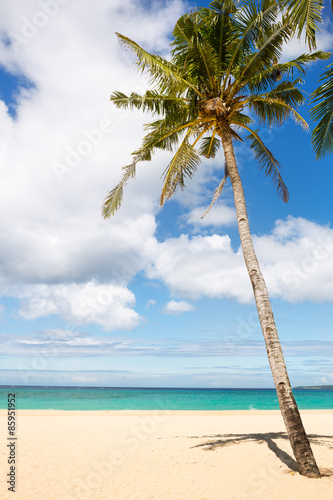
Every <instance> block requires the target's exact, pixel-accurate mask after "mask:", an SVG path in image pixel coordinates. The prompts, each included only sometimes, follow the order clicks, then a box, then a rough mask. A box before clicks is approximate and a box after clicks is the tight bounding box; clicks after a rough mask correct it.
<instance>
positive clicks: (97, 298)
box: [18, 281, 140, 330]
mask: <svg viewBox="0 0 333 500" xmlns="http://www.w3.org/2000/svg"><path fill="white" fill-rule="evenodd" d="M18 296H19V297H20V298H21V300H22V304H21V308H20V309H19V314H20V315H21V316H22V317H23V318H25V319H35V318H41V317H43V316H48V315H50V314H57V315H59V316H60V317H61V318H63V319H64V320H65V321H68V322H73V323H75V324H89V323H94V324H97V325H101V326H102V327H103V328H104V329H107V330H114V329H126V330H130V329H132V328H134V327H135V326H137V325H138V323H139V321H140V317H139V315H138V313H136V312H135V311H134V310H133V309H132V307H131V306H134V305H135V296H134V294H133V293H132V292H131V291H130V290H128V289H127V288H125V287H121V286H119V285H101V284H97V283H95V282H94V281H90V282H88V283H84V284H82V285H79V284H76V283H72V284H67V285H66V284H61V285H50V286H46V285H35V286H32V287H27V288H26V289H25V290H24V291H21V292H19V293H18Z"/></svg>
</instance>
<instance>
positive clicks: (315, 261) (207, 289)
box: [146, 217, 333, 302]
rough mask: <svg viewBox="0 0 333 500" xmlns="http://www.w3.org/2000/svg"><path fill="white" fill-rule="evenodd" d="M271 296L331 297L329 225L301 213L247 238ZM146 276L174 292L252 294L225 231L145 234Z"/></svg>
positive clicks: (246, 298)
mask: <svg viewBox="0 0 333 500" xmlns="http://www.w3.org/2000/svg"><path fill="white" fill-rule="evenodd" d="M253 241H254V246H255V249H256V252H257V254H258V258H259V262H260V265H261V268H262V271H263V274H264V277H265V279H266V282H267V285H268V289H269V292H270V294H271V296H272V297H276V296H279V297H282V298H283V299H286V300H288V301H292V302H300V301H305V300H310V301H315V302H320V301H325V300H327V301H333V259H332V255H333V230H332V229H331V228H329V227H323V226H320V225H318V224H315V223H313V222H310V221H308V220H305V219H302V218H297V219H296V218H293V217H289V218H287V220H284V221H277V223H276V226H275V228H274V230H273V231H272V233H271V234H269V235H263V236H254V237H253ZM146 251H147V254H148V255H149V257H150V262H151V264H150V266H148V268H147V275H148V277H150V278H153V279H160V280H162V281H163V282H164V283H165V284H166V285H167V286H168V287H169V288H170V289H171V291H172V293H173V294H177V295H179V296H184V297H191V298H193V299H199V298H201V297H205V296H208V297H216V298H218V297H226V298H232V299H236V300H238V301H239V302H251V301H252V300H253V293H252V289H251V285H250V281H249V277H248V275H247V272H246V269H245V264H244V260H243V256H242V252H241V249H240V248H239V249H238V250H237V251H234V250H233V248H232V246H231V241H230V238H229V236H227V235H224V236H219V235H217V234H214V235H212V236H194V237H192V238H189V236H187V235H184V234H183V235H181V236H180V237H179V238H170V239H168V240H166V241H164V242H162V243H158V242H157V241H156V240H155V239H150V241H149V242H148V243H147V245H146Z"/></svg>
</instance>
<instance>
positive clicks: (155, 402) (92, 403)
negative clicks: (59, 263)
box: [0, 386, 333, 410]
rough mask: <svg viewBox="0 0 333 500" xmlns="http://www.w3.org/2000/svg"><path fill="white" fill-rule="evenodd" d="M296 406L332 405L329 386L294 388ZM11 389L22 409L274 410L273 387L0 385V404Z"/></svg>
mask: <svg viewBox="0 0 333 500" xmlns="http://www.w3.org/2000/svg"><path fill="white" fill-rule="evenodd" d="M293 392H294V396H295V399H296V401H297V404H298V407H299V408H300V409H308V410H318V409H333V390H332V389H295V390H294V391H293ZM10 393H15V400H16V409H17V410H20V409H22V410H23V409H26V410H42V409H43V410H44V409H45V410H278V409H279V404H278V400H277V396H276V392H275V389H178V388H177V389H175V388H170V389H167V388H165V389H164V388H124V387H116V388H115V387H35V386H34V387H28V386H24V387H22V386H0V408H1V409H6V408H7V399H8V394H10Z"/></svg>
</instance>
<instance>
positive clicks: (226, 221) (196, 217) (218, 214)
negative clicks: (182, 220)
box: [186, 205, 237, 227]
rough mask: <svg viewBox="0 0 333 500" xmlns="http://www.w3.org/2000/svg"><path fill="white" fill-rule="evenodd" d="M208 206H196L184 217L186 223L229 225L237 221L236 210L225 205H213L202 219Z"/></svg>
mask: <svg viewBox="0 0 333 500" xmlns="http://www.w3.org/2000/svg"><path fill="white" fill-rule="evenodd" d="M207 208H208V207H197V208H194V209H193V210H191V212H190V213H189V214H188V216H187V217H186V220H187V223H188V224H193V225H195V226H218V227H221V226H231V225H234V224H236V223H237V219H236V210H235V209H234V208H233V207H228V206H226V205H215V206H213V207H212V208H211V210H210V211H209V212H208V214H207V215H206V216H205V217H204V218H203V219H202V216H203V215H204V213H205V212H206V210H207Z"/></svg>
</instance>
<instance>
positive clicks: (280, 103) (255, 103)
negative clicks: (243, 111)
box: [248, 93, 309, 129]
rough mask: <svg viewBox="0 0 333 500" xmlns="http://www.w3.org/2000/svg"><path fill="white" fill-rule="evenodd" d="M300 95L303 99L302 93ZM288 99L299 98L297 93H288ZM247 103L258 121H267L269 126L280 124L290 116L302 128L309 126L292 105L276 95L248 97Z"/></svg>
mask: <svg viewBox="0 0 333 500" xmlns="http://www.w3.org/2000/svg"><path fill="white" fill-rule="evenodd" d="M301 97H302V99H303V96H302V94H301ZM288 99H289V100H293V99H294V100H295V101H296V102H297V99H300V96H299V95H298V93H295V94H293V95H290V96H289V97H288ZM248 105H249V108H250V109H251V110H252V111H253V112H254V113H255V114H256V116H257V117H258V119H259V122H260V123H267V124H268V125H270V126H272V125H277V126H280V125H282V123H283V122H284V121H285V120H287V119H288V118H289V117H290V116H291V117H292V118H294V120H295V122H296V123H298V124H300V125H302V127H303V128H304V129H308V128H309V125H308V124H307V122H306V121H305V120H304V118H303V117H302V116H301V115H300V114H299V113H298V112H297V111H296V110H295V109H294V107H293V106H292V105H289V104H288V103H286V102H285V101H284V100H282V99H279V98H277V97H274V96H270V95H268V96H267V97H265V96H260V97H253V98H250V99H249V101H248Z"/></svg>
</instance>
